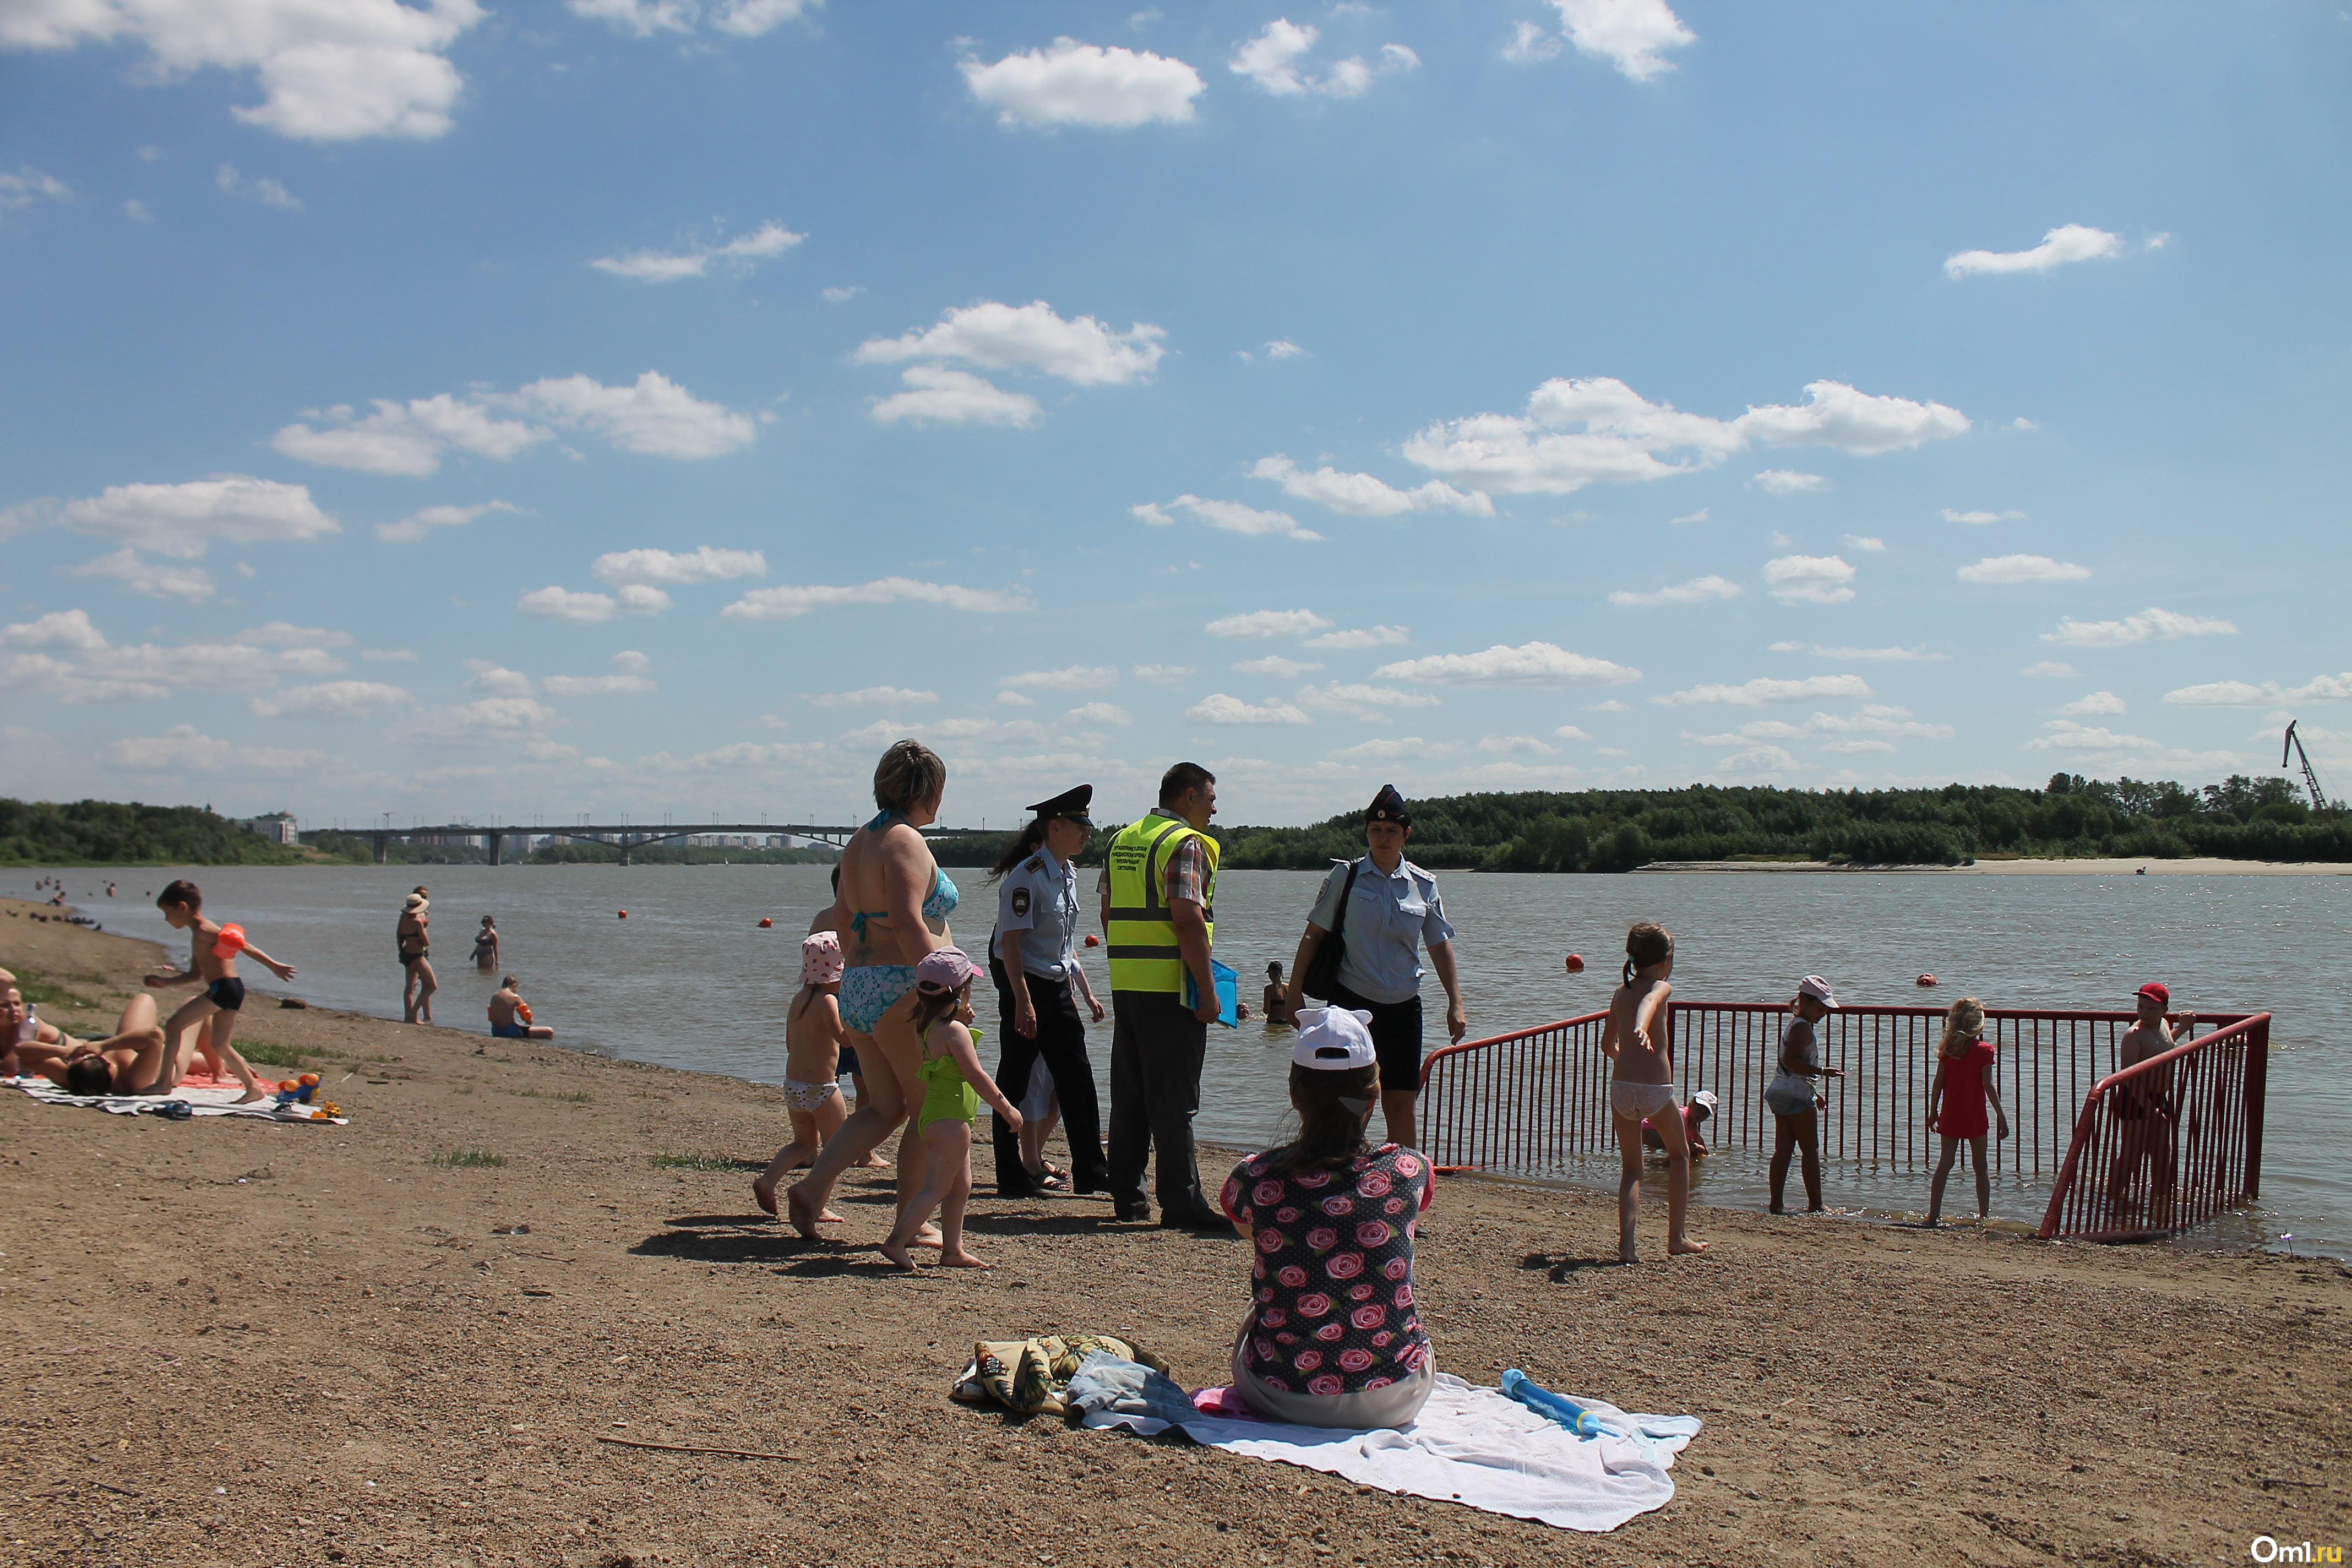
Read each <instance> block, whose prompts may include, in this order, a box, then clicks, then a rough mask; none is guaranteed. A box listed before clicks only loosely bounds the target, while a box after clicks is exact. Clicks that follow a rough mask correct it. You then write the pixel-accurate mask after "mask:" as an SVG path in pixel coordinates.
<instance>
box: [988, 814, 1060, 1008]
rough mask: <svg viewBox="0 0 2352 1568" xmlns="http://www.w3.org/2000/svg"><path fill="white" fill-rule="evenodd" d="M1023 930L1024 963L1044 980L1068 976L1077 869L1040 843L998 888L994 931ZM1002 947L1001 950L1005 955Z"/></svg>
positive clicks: (1001, 954)
mask: <svg viewBox="0 0 2352 1568" xmlns="http://www.w3.org/2000/svg"><path fill="white" fill-rule="evenodd" d="M996 931H997V935H998V936H999V937H1002V936H1003V934H1004V933H1005V932H1006V931H1019V932H1020V933H1021V967H1022V968H1023V969H1024V970H1026V971H1028V972H1029V973H1032V974H1034V975H1036V976H1037V977H1038V978H1039V979H1041V980H1066V979H1067V978H1068V977H1069V974H1070V972H1071V970H1072V969H1073V968H1075V967H1076V964H1077V962H1078V959H1077V953H1076V952H1075V951H1074V947H1073V944H1074V943H1075V942H1076V941H1077V933H1078V873H1077V868H1076V867H1072V866H1066V865H1064V864H1063V863H1062V862H1061V861H1059V860H1057V859H1055V858H1054V852H1053V851H1052V850H1051V849H1048V848H1046V847H1045V846H1043V845H1039V846H1038V847H1037V852H1036V853H1035V854H1034V855H1032V856H1030V857H1029V858H1027V859H1026V860H1024V861H1022V862H1021V864H1019V865H1018V866H1015V867H1014V868H1013V869H1012V870H1010V871H1007V872H1006V873H1005V874H1004V880H1003V882H1001V883H999V884H998V885H997V889H996ZM1003 952H1004V950H1003V948H1002V947H999V948H998V949H997V955H998V956H999V957H1000V958H1001V957H1003Z"/></svg>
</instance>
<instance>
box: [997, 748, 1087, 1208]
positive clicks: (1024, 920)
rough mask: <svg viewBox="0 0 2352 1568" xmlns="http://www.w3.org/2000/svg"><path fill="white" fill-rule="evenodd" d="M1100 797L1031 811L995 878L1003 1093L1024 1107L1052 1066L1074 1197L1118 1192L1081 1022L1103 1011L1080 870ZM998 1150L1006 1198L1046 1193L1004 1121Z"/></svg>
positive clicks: (1000, 1188) (1083, 787)
mask: <svg viewBox="0 0 2352 1568" xmlns="http://www.w3.org/2000/svg"><path fill="white" fill-rule="evenodd" d="M1094 797H1095V786H1094V785H1092V784H1080V785H1078V787H1077V788H1076V789H1073V790H1070V791H1067V792H1066V793H1065V794H1062V795H1055V797H1054V798H1053V799H1051V800H1045V801H1039V802H1038V803H1037V804H1036V805H1033V806H1031V807H1030V808H1029V809H1030V810H1031V811H1034V812H1035V813H1036V814H1037V816H1036V820H1034V822H1032V823H1030V824H1029V826H1027V827H1025V828H1024V829H1022V832H1021V837H1019V838H1018V839H1016V840H1015V841H1014V842H1013V847H1011V848H1009V849H1007V850H1006V851H1005V852H1004V853H1003V855H1001V856H999V857H998V858H997V861H996V864H995V866H994V867H993V868H992V869H991V870H990V872H989V876H990V877H991V878H992V879H996V878H1002V879H1003V881H1002V883H1001V885H1000V886H999V887H998V889H997V892H996V933H995V935H994V936H992V937H991V938H990V939H989V943H988V973H989V975H990V977H991V978H992V979H993V980H994V981H995V982H996V1015H997V1022H998V1026H999V1027H1000V1029H1001V1030H1002V1032H1003V1040H1004V1050H1003V1056H1002V1057H1000V1058H998V1061H997V1068H996V1085H997V1088H998V1089H1001V1090H1003V1094H1004V1098H1005V1099H1007V1100H1012V1101H1013V1102H1014V1103H1016V1104H1017V1103H1019V1101H1020V1100H1021V1098H1022V1097H1023V1096H1024V1095H1025V1094H1027V1093H1028V1091H1029V1075H1030V1072H1031V1071H1032V1070H1033V1069H1034V1067H1035V1066H1036V1063H1037V1060H1038V1058H1041V1057H1042V1058H1045V1068H1046V1070H1047V1071H1048V1072H1050V1073H1052V1074H1053V1075H1054V1087H1055V1092H1056V1093H1058V1094H1059V1095H1060V1096H1061V1099H1062V1126H1063V1130H1064V1131H1065V1132H1066V1134H1067V1135H1068V1138H1069V1141H1070V1164H1071V1167H1072V1168H1071V1171H1070V1184H1071V1189H1072V1190H1073V1191H1074V1192H1078V1193H1091V1192H1098V1191H1102V1190H1105V1189H1107V1188H1108V1186H1109V1184H1110V1181H1109V1171H1108V1167H1107V1166H1106V1165H1105V1164H1104V1163H1103V1147H1102V1119H1101V1113H1100V1111H1099V1110H1098V1109H1097V1101H1096V1099H1095V1072H1094V1067H1093V1065H1092V1064H1091V1063H1089V1062H1088V1061H1087V1026H1086V1024H1085V1023H1084V1022H1083V1021H1081V1019H1080V1018H1079V1016H1078V1005H1079V1003H1080V1001H1081V1000H1083V1001H1084V1003H1085V1005H1086V1007H1087V1012H1088V1013H1089V1014H1091V1015H1092V1016H1093V1018H1094V1021H1095V1022H1096V1023H1097V1024H1099V1023H1101V1022H1102V1018H1103V1005H1102V1004H1101V1003H1099V1002H1097V1001H1096V1000H1095V996H1094V991H1093V988H1092V987H1090V986H1088V985H1087V972H1086V971H1085V970H1084V969H1083V968H1081V967H1080V966H1079V963H1078V955H1077V950H1076V942H1077V939H1078V936H1077V933H1078V873H1077V870H1076V867H1075V865H1074V864H1073V862H1074V861H1076V858H1077V856H1078V853H1079V851H1080V850H1082V849H1084V848H1085V847H1086V846H1087V838H1089V837H1092V836H1093V833H1094V828H1095V825H1094V822H1093V819H1092V818H1090V817H1089V816H1087V810H1088V808H1089V807H1091V806H1092V805H1093V804H1094ZM995 1142H996V1192H997V1195H998V1196H1000V1197H1008V1198H1025V1197H1036V1196H1039V1195H1041V1194H1044V1193H1045V1191H1047V1189H1046V1188H1045V1186H1044V1185H1043V1184H1041V1181H1040V1178H1041V1177H1043V1176H1044V1174H1045V1173H1044V1171H1043V1170H1042V1169H1040V1170H1036V1171H1032V1170H1029V1169H1028V1168H1027V1167H1026V1166H1024V1164H1023V1163H1022V1160H1021V1149H1020V1143H1019V1141H1018V1140H1017V1139H1016V1137H1015V1136H1014V1134H1013V1131H1011V1130H1010V1129H1008V1128H1007V1127H1006V1126H1005V1125H1004V1123H1003V1121H1001V1120H1000V1121H997V1122H996V1140H995Z"/></svg>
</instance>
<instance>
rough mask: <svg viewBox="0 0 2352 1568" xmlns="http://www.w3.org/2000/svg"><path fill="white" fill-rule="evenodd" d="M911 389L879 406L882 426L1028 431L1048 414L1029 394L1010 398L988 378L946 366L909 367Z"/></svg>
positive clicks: (905, 378)
mask: <svg viewBox="0 0 2352 1568" xmlns="http://www.w3.org/2000/svg"><path fill="white" fill-rule="evenodd" d="M898 379H899V380H900V381H902V382H904V383H905V384H906V385H907V390H906V391H904V392H894V393H892V394H891V395H889V396H887V397H885V398H882V399H880V400H879V401H877V403H876V404H875V405H874V419H875V422H876V423H877V424H879V425H900V424H912V425H1009V426H1013V427H1014V428H1016V429H1022V428H1026V427H1027V426H1031V425H1034V424H1035V423H1036V422H1037V416H1039V415H1040V414H1042V413H1043V412H1045V411H1044V410H1043V409H1042V408H1040V407H1039V406H1038V404H1037V400H1036V399H1035V398H1034V397H1032V396H1030V395H1028V394H1027V393H1025V392H1007V391H1006V390H1005V389H1004V388H1003V387H1001V386H999V385H997V384H995V383H994V382H992V381H991V380H989V379H988V378H987V377H986V376H984V375H974V374H972V373H971V372H970V371H968V370H950V369H949V368H948V367H947V366H945V365H941V364H910V365H908V367H907V368H906V369H904V370H902V371H900V372H899V373H898Z"/></svg>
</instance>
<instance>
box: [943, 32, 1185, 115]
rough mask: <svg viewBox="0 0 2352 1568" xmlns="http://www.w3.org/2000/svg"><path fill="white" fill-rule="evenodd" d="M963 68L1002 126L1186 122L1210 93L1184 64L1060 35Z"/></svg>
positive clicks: (974, 90)
mask: <svg viewBox="0 0 2352 1568" xmlns="http://www.w3.org/2000/svg"><path fill="white" fill-rule="evenodd" d="M958 69H960V70H961V71H962V72H963V79H964V81H965V83H966V84H967V85H968V86H970V87H971V96H972V97H973V99H974V100H977V101H978V102H980V103H982V104H983V105H985V106H986V107H988V108H990V109H993V110H996V121H997V123H998V124H1000V125H1090V126H1096V127H1099V128H1102V129H1107V130H1126V129H1129V128H1130V127H1133V126H1137V125H1148V124H1150V123H1151V122H1152V121H1164V122H1167V123H1170V124H1184V123H1186V122H1189V121H1191V120H1192V100H1194V99H1195V98H1198V97H1199V96H1200V95H1201V94H1202V92H1204V91H1206V90H1207V89H1208V84H1207V83H1206V82H1203V81H1202V79H1201V73H1200V72H1199V71H1196V70H1194V69H1193V68H1192V67H1191V66H1189V65H1186V64H1185V63H1184V62H1183V61H1182V60H1179V59H1171V58H1168V57H1166V56H1164V55H1155V54H1150V53H1149V52H1146V51H1141V50H1135V49H1123V48H1119V47H1117V46H1116V45H1114V46H1112V47H1107V48H1106V47H1101V46H1098V45H1095V44H1082V43H1080V42H1078V41H1077V40H1076V38H1055V40H1054V42H1053V45H1052V47H1049V48H1043V49H1030V50H1028V51H1026V52H1025V53H1022V54H1013V55H1007V56H1005V57H1004V58H1003V59H1001V60H998V61H996V62H995V63H994V64H992V65H983V64H982V63H981V62H980V61H978V60H966V61H964V62H963V63H962V64H961V66H960V67H958Z"/></svg>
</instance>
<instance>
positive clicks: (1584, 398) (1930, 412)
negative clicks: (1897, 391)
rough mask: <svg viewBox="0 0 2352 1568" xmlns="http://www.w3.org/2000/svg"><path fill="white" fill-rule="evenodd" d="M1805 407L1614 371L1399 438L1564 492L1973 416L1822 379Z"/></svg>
mask: <svg viewBox="0 0 2352 1568" xmlns="http://www.w3.org/2000/svg"><path fill="white" fill-rule="evenodd" d="M1805 395H1806V401H1805V402H1804V403H1802V404H1800V405H1767V406H1764V407H1754V406H1751V407H1750V408H1749V409H1748V412H1747V413H1745V414H1743V415H1741V416H1739V417H1738V418H1737V419H1731V420H1723V419H1713V418H1709V417H1708V416H1705V415H1701V414H1685V413H1682V412H1681V411H1679V410H1677V409H1676V408H1675V407H1674V405H1671V404H1664V403H1652V402H1650V401H1649V400H1647V399H1646V398H1644V397H1643V396H1642V395H1640V394H1638V393H1636V392H1634V391H1633V388H1631V387H1629V386H1627V385H1626V384H1624V383H1623V382H1622V381H1619V380H1617V379H1616V378H1615V377H1613V376H1593V377H1589V378H1585V379H1581V380H1576V379H1564V378H1562V379H1554V380H1551V381H1548V382H1545V383H1544V384H1542V385H1541V386H1538V388H1536V390H1535V392H1534V393H1533V395H1530V396H1529V398H1528V412H1527V413H1526V414H1525V415H1524V416H1521V415H1503V414H1476V415H1472V416H1470V417H1468V418H1466V419H1454V420H1443V421H1440V422H1439V423H1437V424H1435V425H1432V426H1429V427H1427V428H1426V429H1423V430H1421V431H1418V432H1416V433H1415V434H1414V435H1412V437H1409V438H1408V439H1407V440H1406V441H1405V443H1404V447H1403V453H1404V456H1405V458H1407V459H1408V460H1409V461H1412V462H1414V463H1418V464H1419V465H1421V466H1422V467H1423V468H1430V469H1433V470H1435V471H1436V472H1438V473H1442V474H1445V475H1447V476H1449V477H1451V478H1453V479H1456V480H1466V481H1469V482H1472V483H1475V484H1477V485H1479V486H1481V487H1482V488H1485V489H1491V490H1497V491H1501V492H1504V493H1506V494H1527V493H1538V492H1539V493H1544V494H1550V495H1566V494H1568V493H1570V491H1573V490H1577V489H1582V488H1583V487H1584V486H1586V485H1588V484H1591V483H1593V482H1595V481H1607V482H1612V483H1633V482H1635V481H1639V480H1644V479H1664V478H1666V477H1668V476H1669V475H1673V474H1683V473H1691V472H1695V471H1696V470H1697V469H1700V468H1712V467H1714V466H1715V465H1716V464H1717V463H1720V462H1722V461H1723V460H1724V459H1725V458H1728V457H1730V456H1731V455H1732V454H1733V453H1735V452H1737V451H1738V450H1739V449H1740V448H1742V447H1745V446H1747V445H1748V443H1749V442H1750V441H1751V440H1758V441H1763V442H1767V443H1770V444H1775V445H1784V446H1786V445H1803V444H1811V445H1820V446H1829V447H1838V448H1840V449H1842V450H1843V451H1847V452H1851V453H1853V454H1855V455H1857V456H1870V455H1873V454H1875V453H1881V452H1892V451H1896V450H1900V449H1902V448H1904V447H1916V446H1918V445H1920V444H1921V443H1923V442H1926V441H1933V440H1938V439H1942V438H1944V437H1952V436H1958V435H1959V434H1961V433H1962V432H1964V431H1966V430H1967V429H1968V428H1969V421H1968V416H1965V415H1963V414H1962V413H1960V412H1959V410H1958V409H1956V408H1948V407H1946V406H1945V405H1942V404H1940V403H1916V402H1913V401H1911V400H1910V399H1907V398H1901V397H1881V396H1876V395H1872V394H1869V393H1864V392H1857V391H1856V390H1854V389H1853V387H1851V386H1848V385H1846V384H1844V383H1843V382H1835V381H1816V382H1812V383H1810V384H1807V386H1806V388H1805Z"/></svg>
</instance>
